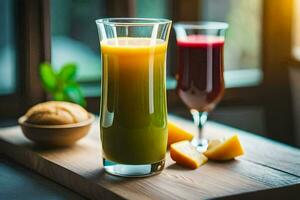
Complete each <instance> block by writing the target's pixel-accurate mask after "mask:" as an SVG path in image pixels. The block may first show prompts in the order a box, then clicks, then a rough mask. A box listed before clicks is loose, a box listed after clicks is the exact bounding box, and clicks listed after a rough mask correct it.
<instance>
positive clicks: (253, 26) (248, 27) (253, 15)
mask: <svg viewBox="0 0 300 200" xmlns="http://www.w3.org/2000/svg"><path fill="white" fill-rule="evenodd" d="M202 2H203V3H202V9H201V12H202V20H209V21H226V22H228V23H229V25H230V27H229V29H228V32H227V35H226V45H225V69H227V70H234V69H249V68H259V67H260V44H261V25H262V24H261V21H262V20H261V19H262V17H261V8H262V0H251V1H249V0H239V1H236V0H221V1H220V0H203V1H202Z"/></svg>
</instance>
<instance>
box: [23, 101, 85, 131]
mask: <svg viewBox="0 0 300 200" xmlns="http://www.w3.org/2000/svg"><path fill="white" fill-rule="evenodd" d="M25 116H26V117H27V120H26V122H28V123H31V124H38V125H63V124H73V123H78V122H82V121H85V120H87V119H88V118H89V115H88V112H87V111H86V110H85V109H84V108H82V107H81V106H79V105H77V104H74V103H69V102H64V101H48V102H44V103H40V104H37V105H35V106H33V107H32V108H30V109H29V110H28V111H27V113H26V114H25Z"/></svg>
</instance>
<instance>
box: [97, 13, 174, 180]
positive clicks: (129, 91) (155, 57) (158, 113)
mask: <svg viewBox="0 0 300 200" xmlns="http://www.w3.org/2000/svg"><path fill="white" fill-rule="evenodd" d="M96 24H97V27H98V33H99V39H100V47H101V58H102V96H101V110H100V133H101V134H100V135H101V142H102V154H103V165H104V168H105V170H106V172H108V173H110V174H113V175H118V176H148V175H151V174H155V173H158V172H160V171H161V170H162V169H163V168H164V163H165V154H166V149H167V134H168V133H167V105H166V54H167V43H168V38H169V32H170V27H171V21H170V20H166V19H140V18H108V19H99V20H96Z"/></svg>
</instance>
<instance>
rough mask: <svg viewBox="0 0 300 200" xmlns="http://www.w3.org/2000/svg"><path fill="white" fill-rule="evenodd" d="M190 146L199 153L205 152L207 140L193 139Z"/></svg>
mask: <svg viewBox="0 0 300 200" xmlns="http://www.w3.org/2000/svg"><path fill="white" fill-rule="evenodd" d="M192 145H194V146H195V147H196V148H197V150H198V151H200V152H205V151H206V150H207V147H208V140H207V139H203V138H201V139H199V138H198V139H193V140H192Z"/></svg>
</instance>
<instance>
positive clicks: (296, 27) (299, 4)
mask: <svg viewBox="0 0 300 200" xmlns="http://www.w3.org/2000/svg"><path fill="white" fill-rule="evenodd" d="M294 4H295V5H294V19H293V20H294V23H293V40H294V41H293V44H294V47H293V55H294V57H295V58H296V59H297V60H300V0H294Z"/></svg>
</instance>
